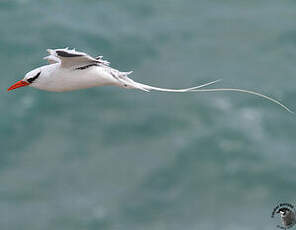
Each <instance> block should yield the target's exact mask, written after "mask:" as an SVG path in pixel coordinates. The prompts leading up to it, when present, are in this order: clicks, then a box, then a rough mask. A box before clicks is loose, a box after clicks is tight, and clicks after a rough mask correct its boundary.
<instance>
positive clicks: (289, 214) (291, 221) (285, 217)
mask: <svg viewBox="0 0 296 230" xmlns="http://www.w3.org/2000/svg"><path fill="white" fill-rule="evenodd" d="M277 213H280V215H281V219H282V224H283V226H284V227H285V228H290V227H292V226H293V225H295V221H296V218H295V213H294V212H293V211H292V210H290V209H289V208H286V207H284V208H280V209H279V210H278V211H277Z"/></svg>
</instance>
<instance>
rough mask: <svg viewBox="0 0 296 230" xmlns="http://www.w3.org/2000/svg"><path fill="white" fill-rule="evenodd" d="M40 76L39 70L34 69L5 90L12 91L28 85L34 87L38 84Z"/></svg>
mask: <svg viewBox="0 0 296 230" xmlns="http://www.w3.org/2000/svg"><path fill="white" fill-rule="evenodd" d="M41 74H42V72H41V69H40V68H37V69H34V70H32V71H30V72H29V73H27V74H26V76H25V77H24V78H23V80H20V81H18V82H16V83H14V84H13V85H12V86H10V87H9V88H8V89H7V91H10V90H14V89H17V88H20V87H24V86H28V85H30V86H34V85H35V84H36V83H38V78H39V77H40V75H41Z"/></svg>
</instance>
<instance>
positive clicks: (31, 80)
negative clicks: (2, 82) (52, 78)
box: [27, 72, 41, 83]
mask: <svg viewBox="0 0 296 230" xmlns="http://www.w3.org/2000/svg"><path fill="white" fill-rule="evenodd" d="M40 74H41V72H39V73H37V74H36V76H35V77H31V78H28V79H27V81H28V82H29V83H33V82H34V81H35V80H36V79H37V78H38V77H39V75H40Z"/></svg>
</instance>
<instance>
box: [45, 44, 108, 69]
mask: <svg viewBox="0 0 296 230" xmlns="http://www.w3.org/2000/svg"><path fill="white" fill-rule="evenodd" d="M47 52H48V53H49V54H50V55H49V56H48V57H50V58H47V59H48V60H49V59H50V61H53V60H54V59H55V60H54V61H56V60H57V59H58V60H59V62H60V63H61V65H62V67H66V68H70V67H80V66H83V65H90V64H95V63H97V64H98V65H100V64H101V65H105V66H108V65H109V62H107V61H104V60H103V59H102V56H99V57H97V58H93V57H91V56H90V55H88V54H86V53H83V52H78V51H75V50H74V49H73V50H70V49H68V48H65V49H55V50H52V49H48V50H47Z"/></svg>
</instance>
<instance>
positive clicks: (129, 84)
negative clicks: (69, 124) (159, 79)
mask: <svg viewBox="0 0 296 230" xmlns="http://www.w3.org/2000/svg"><path fill="white" fill-rule="evenodd" d="M129 73H130V72H128V73H126V75H125V76H124V77H123V78H121V80H122V81H123V85H122V87H124V88H129V89H140V90H143V91H146V92H150V91H152V90H154V91H161V92H172V93H185V92H225V91H230V92H239V93H246V94H251V95H255V96H258V97H262V98H264V99H266V100H268V101H270V102H272V103H275V104H277V105H279V106H281V107H282V108H283V109H285V110H287V111H288V112H290V113H294V112H293V111H292V110H291V109H289V108H288V107H287V106H286V105H284V104H283V103H281V102H280V101H278V100H276V99H274V98H271V97H268V96H266V95H264V94H261V93H258V92H255V91H251V90H244V89H236V88H215V89H201V88H203V87H206V86H209V85H212V84H214V83H216V82H218V81H220V80H216V81H212V82H208V83H205V84H203V85H199V86H195V87H191V88H185V89H166V88H159V87H154V86H150V85H145V84H142V83H138V82H135V81H133V80H132V79H130V78H128V77H127V75H128V74H129Z"/></svg>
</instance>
